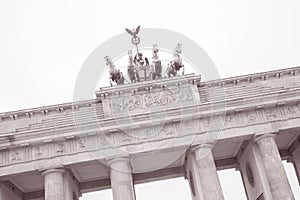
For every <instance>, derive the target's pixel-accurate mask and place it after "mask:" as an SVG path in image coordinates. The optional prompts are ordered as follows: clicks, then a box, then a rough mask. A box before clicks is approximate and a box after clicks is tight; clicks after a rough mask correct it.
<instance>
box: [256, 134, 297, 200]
mask: <svg viewBox="0 0 300 200" xmlns="http://www.w3.org/2000/svg"><path fill="white" fill-rule="evenodd" d="M275 137H276V135H274V134H265V135H261V136H257V137H255V142H256V143H257V146H258V148H259V151H260V154H261V157H262V162H263V164H264V166H265V169H266V177H267V179H268V182H269V186H270V190H271V193H272V196H273V199H274V200H293V199H294V196H293V193H292V190H291V187H290V185H289V182H288V179H287V176H286V173H285V171H284V167H283V164H282V162H281V157H280V154H279V151H278V148H277V145H276V141H275Z"/></svg>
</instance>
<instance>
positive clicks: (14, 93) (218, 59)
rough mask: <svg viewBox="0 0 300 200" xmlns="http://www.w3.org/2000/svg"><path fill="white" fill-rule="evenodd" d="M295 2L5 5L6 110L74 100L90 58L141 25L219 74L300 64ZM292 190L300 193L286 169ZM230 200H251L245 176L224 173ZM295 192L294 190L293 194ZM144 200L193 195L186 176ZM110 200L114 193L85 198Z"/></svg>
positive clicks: (143, 193)
mask: <svg viewBox="0 0 300 200" xmlns="http://www.w3.org/2000/svg"><path fill="white" fill-rule="evenodd" d="M299 8H300V2H299V1H297V0H286V1H283V0H249V1H243V0H229V1H221V0H218V1H217V0H210V1H202V0H198V1H175V0H164V1H161V0H160V1H158V0H152V1H144V2H143V1H137V0H134V1H115V0H110V1H100V0H98V1H94V0H88V1H79V0H72V1H71V0H70V1H63V0H59V1H58V0H51V1H45V0H0V91H1V104H0V112H4V111H10V110H18V109H22V108H31V107H37V106H44V105H51V104H57V103H64V102H71V101H72V100H73V91H74V84H75V80H76V77H77V75H78V72H79V70H80V68H81V66H82V64H83V62H84V61H85V59H86V58H87V57H88V55H89V54H90V53H91V52H92V51H93V50H94V49H95V48H96V47H98V46H99V45H100V44H101V43H102V42H104V41H106V40H107V39H109V38H111V37H113V36H115V35H117V34H119V33H122V32H124V28H125V27H127V28H133V27H136V26H137V25H139V24H140V25H141V26H142V27H145V28H163V29H170V30H174V31H176V32H179V33H182V34H184V35H186V36H187V37H189V38H191V39H192V40H194V41H195V42H197V43H198V44H199V45H200V46H201V47H202V48H203V49H204V50H205V51H206V52H207V54H208V55H209V56H210V58H211V59H212V60H213V62H214V63H215V65H216V67H217V69H218V71H219V73H220V75H221V77H228V76H235V75H242V74H249V73H254V72H260V71H268V70H273V69H280V68H286V67H293V66H299V65H300V56H299V52H300V13H299ZM285 167H286V169H287V173H288V174H289V178H290V180H291V184H292V186H293V191H294V193H295V194H296V195H297V197H298V199H300V191H299V187H298V185H297V182H296V177H295V173H294V170H293V168H292V167H291V165H290V164H289V165H285ZM219 174H220V179H221V183H222V188H223V190H224V193H225V196H226V199H227V200H241V199H246V198H245V196H244V191H242V186H241V184H242V183H241V178H240V176H239V172H237V171H234V170H227V171H224V172H219ZM294 188H295V189H294ZM136 191H137V197H138V200H150V199H157V200H160V199H161V200H162V199H172V200H185V199H186V200H188V199H191V198H190V196H189V195H190V194H189V188H188V184H187V181H186V180H184V179H183V178H180V179H174V180H167V181H162V182H154V183H149V184H142V185H137V186H136ZM96 199H112V194H111V191H110V190H107V191H102V192H98V193H93V194H92V193H91V194H85V195H83V197H82V198H81V200H96Z"/></svg>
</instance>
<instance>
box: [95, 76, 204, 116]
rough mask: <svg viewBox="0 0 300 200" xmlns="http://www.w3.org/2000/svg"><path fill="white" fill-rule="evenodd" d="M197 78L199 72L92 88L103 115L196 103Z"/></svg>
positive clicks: (176, 107)
mask: <svg viewBox="0 0 300 200" xmlns="http://www.w3.org/2000/svg"><path fill="white" fill-rule="evenodd" d="M200 80H201V76H200V75H194V74H188V75H183V76H176V77H172V78H165V79H159V80H151V81H145V82H139V83H131V84H125V85H117V86H112V87H104V88H100V90H99V91H96V96H97V99H98V100H101V101H102V104H103V111H104V117H105V118H118V117H126V116H132V115H137V114H147V113H153V112H154V113H155V111H157V112H161V111H168V110H172V109H180V108H184V107H189V106H198V105H199V104H200V96H199V92H198V87H197V85H198V84H199V83H200Z"/></svg>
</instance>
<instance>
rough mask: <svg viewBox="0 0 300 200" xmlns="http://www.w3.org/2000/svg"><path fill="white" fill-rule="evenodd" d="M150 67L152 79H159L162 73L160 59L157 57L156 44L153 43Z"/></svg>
mask: <svg viewBox="0 0 300 200" xmlns="http://www.w3.org/2000/svg"><path fill="white" fill-rule="evenodd" d="M151 68H152V80H155V79H160V78H161V73H162V65H161V60H160V59H159V57H158V48H157V44H154V45H153V51H152V64H151Z"/></svg>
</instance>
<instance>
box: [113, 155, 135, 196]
mask: <svg viewBox="0 0 300 200" xmlns="http://www.w3.org/2000/svg"><path fill="white" fill-rule="evenodd" d="M109 166H110V180H111V187H112V192H113V197H114V200H135V191H134V186H133V181H132V174H131V171H132V170H131V166H130V162H129V159H127V158H115V159H111V160H110V161H109Z"/></svg>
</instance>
